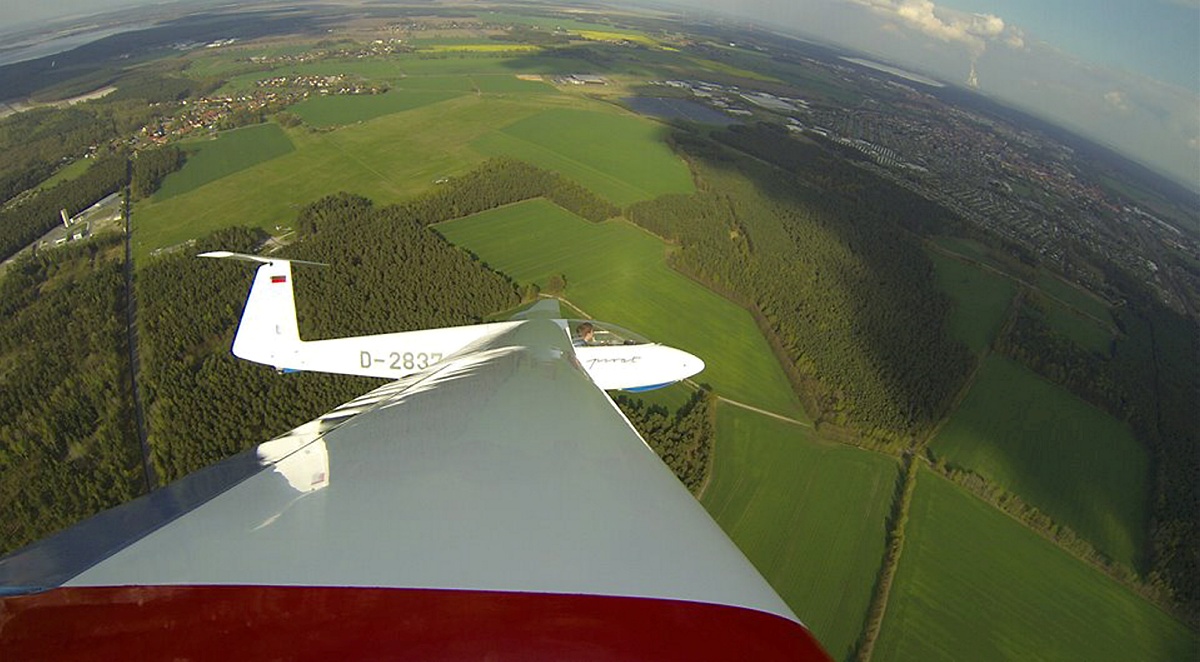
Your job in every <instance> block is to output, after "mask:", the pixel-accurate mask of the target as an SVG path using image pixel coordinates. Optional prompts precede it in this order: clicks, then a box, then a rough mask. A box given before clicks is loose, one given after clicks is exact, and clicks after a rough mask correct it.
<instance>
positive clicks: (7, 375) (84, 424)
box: [0, 235, 145, 553]
mask: <svg viewBox="0 0 1200 662" xmlns="http://www.w3.org/2000/svg"><path fill="white" fill-rule="evenodd" d="M124 254H125V252H124V249H123V246H122V242H121V237H119V236H115V235H109V236H105V237H97V238H95V239H93V240H92V241H90V242H88V243H86V244H82V245H76V246H71V247H66V248H61V249H58V250H55V251H48V252H46V251H44V252H41V253H39V254H37V255H36V256H26V257H24V258H22V259H21V260H18V261H17V262H16V263H14V264H13V265H11V266H10V267H9V269H8V271H7V273H6V275H5V277H4V278H3V280H0V502H3V503H4V504H5V509H4V513H5V515H4V519H3V521H2V522H0V553H2V552H4V551H8V550H11V549H14V548H16V547H20V546H21V545H24V544H27V543H29V542H31V541H33V540H36V539H38V538H41V537H44V536H46V535H48V534H49V533H51V532H53V531H56V530H58V529H60V528H62V527H64V526H66V525H68V524H71V523H73V522H74V521H75V520H77V519H79V518H81V517H83V516H85V515H88V514H91V513H95V512H98V511H100V510H102V509H104V508H109V507H112V506H115V505H117V504H119V503H122V502H124V501H128V500H130V499H132V498H133V497H135V496H137V495H138V494H140V493H141V492H142V491H143V490H144V489H145V482H144V478H143V473H142V465H141V462H140V459H139V454H138V439H137V433H136V431H135V430H134V427H133V423H132V421H133V415H132V409H131V403H132V400H131V397H130V388H131V386H130V379H129V355H128V353H127V344H126V334H125V314H124V313H125V309H124V304H125V281H124V277H123V274H122V268H123V257H124Z"/></svg>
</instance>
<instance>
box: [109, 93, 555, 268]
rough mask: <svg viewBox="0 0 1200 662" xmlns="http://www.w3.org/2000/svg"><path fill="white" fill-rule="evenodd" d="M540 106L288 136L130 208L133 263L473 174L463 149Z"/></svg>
mask: <svg viewBox="0 0 1200 662" xmlns="http://www.w3.org/2000/svg"><path fill="white" fill-rule="evenodd" d="M541 107H542V106H541V105H540V103H537V102H524V101H514V100H510V99H507V98H506V99H499V98H493V97H487V96H484V97H477V96H475V95H463V96H461V97H456V98H453V99H450V100H447V101H444V102H441V103H437V104H432V105H428V106H424V107H421V108H417V109H414V110H410V111H406V112H403V113H392V114H390V115H384V116H382V117H378V118H376V119H374V120H371V121H368V122H363V123H361V124H355V125H353V126H348V127H344V128H341V129H338V130H336V131H328V132H311V131H308V130H305V129H293V130H290V131H288V137H289V138H290V139H291V141H292V143H293V144H294V145H295V147H296V149H295V151H293V152H291V153H288V154H285V155H283V156H280V157H277V158H275V159H272V160H270V161H266V162H263V163H259V164H257V165H255V166H253V167H251V168H247V169H245V170H241V171H238V172H235V173H233V174H231V175H228V176H226V177H223V178H221V179H219V180H217V181H213V182H210V183H208V184H207V185H205V186H202V187H200V188H197V189H195V190H193V191H189V192H188V193H186V194H181V195H176V196H173V197H170V198H168V199H165V200H151V201H144V202H140V203H138V204H137V205H135V207H134V209H133V223H134V235H133V243H134V256H135V259H136V260H138V261H140V260H142V259H144V258H145V257H146V256H147V255H148V254H149V252H150V251H151V250H153V249H155V248H162V247H166V246H173V245H176V244H178V243H180V242H183V241H185V240H187V239H191V238H194V237H199V236H203V235H205V234H207V233H209V232H212V231H213V230H216V229H219V228H223V227H228V226H230V225H248V226H256V227H261V228H265V229H271V228H273V227H274V226H276V225H283V226H290V225H292V224H293V223H294V221H295V219H296V214H297V212H298V211H299V210H300V208H302V207H303V206H304V205H307V204H308V203H310V202H313V201H315V200H318V199H320V198H321V197H323V196H326V195H330V194H333V193H337V192H339V191H348V192H351V193H356V194H359V195H363V196H366V197H368V198H371V199H372V200H374V201H375V202H376V204H388V203H392V202H398V201H400V200H402V199H404V198H406V197H410V196H412V195H415V194H417V193H420V192H422V191H424V190H426V189H428V188H430V187H432V186H433V182H434V181H435V180H437V179H438V178H440V177H444V176H447V175H455V174H461V173H463V172H466V171H468V170H470V169H471V168H473V167H475V166H477V165H478V164H479V163H481V162H482V161H483V160H484V159H485V157H484V156H483V155H481V154H479V153H478V152H476V151H475V150H473V149H471V147H470V143H471V141H473V140H474V139H476V138H478V137H479V136H481V135H484V134H486V133H488V132H491V131H496V130H498V129H499V128H500V127H502V126H503V125H505V124H507V123H509V122H512V121H513V120H515V119H520V118H522V117H526V116H529V115H532V114H534V113H536V112H538V111H539V110H540V108H541ZM187 169H188V166H185V167H184V170H182V171H180V173H177V174H180V175H183V174H186V173H187Z"/></svg>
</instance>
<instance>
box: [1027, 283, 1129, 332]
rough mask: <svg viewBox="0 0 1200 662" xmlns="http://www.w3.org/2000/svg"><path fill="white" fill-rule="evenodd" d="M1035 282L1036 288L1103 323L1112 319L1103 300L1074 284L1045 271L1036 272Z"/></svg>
mask: <svg viewBox="0 0 1200 662" xmlns="http://www.w3.org/2000/svg"><path fill="white" fill-rule="evenodd" d="M1037 284H1038V288H1039V289H1041V290H1042V291H1043V292H1045V293H1046V294H1049V295H1050V296H1052V297H1054V298H1055V299H1058V300H1059V301H1062V302H1063V303H1065V304H1067V305H1068V306H1072V307H1074V308H1077V309H1079V310H1081V311H1083V312H1084V313H1087V314H1088V315H1090V316H1092V317H1094V318H1096V319H1098V320H1100V321H1102V322H1105V323H1107V322H1109V321H1111V320H1112V317H1110V316H1109V314H1108V306H1107V305H1106V304H1105V303H1104V302H1103V301H1101V300H1100V299H1098V298H1096V296H1095V295H1093V294H1091V293H1090V292H1086V291H1084V290H1082V289H1080V288H1079V287H1078V286H1076V285H1072V284H1070V283H1068V282H1066V281H1064V280H1062V279H1061V278H1058V277H1057V276H1053V275H1051V274H1048V273H1046V272H1045V271H1041V272H1039V273H1038V277H1037Z"/></svg>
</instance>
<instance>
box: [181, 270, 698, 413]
mask: <svg viewBox="0 0 1200 662" xmlns="http://www.w3.org/2000/svg"><path fill="white" fill-rule="evenodd" d="M203 256H204V257H227V258H237V259H242V260H249V261H254V262H259V263H261V266H260V267H259V268H258V271H257V273H256V274H255V276H254V284H253V285H252V286H251V288H250V294H249V296H248V297H247V298H246V307H245V309H244V310H243V312H242V319H241V322H240V324H239V325H238V330H237V335H236V336H235V337H234V340H233V354H234V356H237V357H238V358H241V359H245V360H247V361H253V362H256V363H264V364H266V365H270V366H272V367H274V368H275V369H276V370H279V371H281V372H298V371H313V372H327V373H334V374H341V375H356V376H363V377H381V378H386V379H400V378H401V377H405V376H407V375H410V374H413V373H416V372H420V371H422V370H425V369H427V368H429V367H431V366H433V365H435V364H437V363H438V362H440V361H441V360H442V359H443V358H446V357H449V356H451V355H453V354H455V353H457V352H460V351H462V350H463V349H465V348H467V347H469V346H470V345H471V344H472V343H476V342H479V341H481V340H483V339H487V338H492V337H494V336H496V335H497V334H501V333H504V332H506V331H508V330H511V329H513V328H515V327H516V326H518V325H520V324H522V323H523V322H522V321H512V322H494V323H490V324H476V325H471V326H456V327H446V328H440V329H423V330H419V331H403V332H398V333H384V334H378V335H369V336H353V337H347V338H333V339H328V340H309V341H305V340H301V339H300V332H299V326H298V324H297V322H296V304H295V295H294V292H293V287H292V268H291V261H290V260H285V259H275V258H265V257H260V256H250V255H239V254H234V253H229V252H226V251H217V252H212V253H205V254H203ZM556 322H557V323H558V325H559V326H560V327H561V328H562V329H563V332H564V333H565V334H567V335H568V336H569V335H570V334H571V332H572V322H569V321H568V320H556ZM593 324H596V325H599V326H605V325H603V323H597V322H593ZM614 328H615V327H614ZM575 355H576V359H577V360H578V361H579V363H580V365H581V366H582V367H583V368H584V370H585V371H587V373H588V375H589V376H590V377H591V378H592V381H594V382H595V383H596V385H597V386H599V387H600V388H602V389H605V390H629V391H643V390H650V389H653V388H659V387H662V386H667V385H669V384H673V383H675V382H678V381H681V380H683V379H686V378H688V377H691V376H692V375H694V374H696V373H698V372H700V371H701V370H703V369H704V362H703V361H701V360H700V359H699V358H697V357H695V356H693V355H692V354H689V353H687V352H684V351H682V350H679V349H675V348H673V347H667V346H665V345H659V344H656V343H649V342H640V341H626V342H625V343H624V344H611V345H607V344H595V345H588V344H582V343H580V346H577V347H575Z"/></svg>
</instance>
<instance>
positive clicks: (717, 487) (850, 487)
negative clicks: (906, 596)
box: [701, 403, 898, 659]
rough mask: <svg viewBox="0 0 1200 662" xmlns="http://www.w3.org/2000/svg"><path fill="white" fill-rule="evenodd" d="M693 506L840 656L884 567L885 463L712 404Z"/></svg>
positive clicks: (888, 474)
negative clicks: (712, 431) (707, 474)
mask: <svg viewBox="0 0 1200 662" xmlns="http://www.w3.org/2000/svg"><path fill="white" fill-rule="evenodd" d="M713 467H714V474H713V476H712V478H711V479H710V483H709V485H708V487H707V489H706V490H705V492H704V494H703V496H702V498H701V502H702V503H703V504H704V506H705V508H707V509H708V511H709V513H711V514H712V516H713V517H714V518H715V519H716V520H717V522H718V523H719V524H720V525H721V528H723V529H724V530H725V531H726V532H727V533H728V534H729V535H730V537H731V538H733V540H734V542H736V543H737V544H738V546H739V547H741V549H742V551H743V552H745V554H746V556H748V557H749V558H750V560H751V561H752V562H753V563H754V565H755V566H756V567H757V568H758V569H759V571H760V572H762V573H763V576H765V577H766V578H767V581H769V582H770V583H771V585H772V586H773V587H774V588H775V590H776V591H778V592H779V594H780V595H781V596H782V597H783V599H784V600H785V601H787V603H788V605H789V606H790V607H791V608H792V610H793V611H795V612H796V615H797V616H799V617H800V620H802V621H804V623H805V624H806V625H807V626H808V627H809V628H810V629H811V630H812V632H813V634H815V635H816V637H817V639H818V640H820V641H821V643H822V645H824V646H825V648H826V650H828V651H829V653H830V654H831V655H832V656H833V657H834V659H844V658H846V657H848V655H849V653H850V651H851V649H852V648H853V646H854V644H855V642H856V641H857V640H858V636H859V632H860V631H861V630H862V626H863V620H864V618H865V617H866V612H867V608H868V606H869V605H870V601H871V591H872V587H873V586H874V583H875V577H876V575H877V573H878V571H879V566H880V564H881V563H882V562H883V549H884V542H885V537H886V533H887V532H886V526H885V520H886V518H887V515H888V512H889V510H890V508H891V503H892V497H893V495H894V493H895V489H896V480H897V476H898V465H897V462H896V461H895V460H894V459H892V458H889V457H886V456H883V455H879V454H876V453H871V452H868V451H863V450H860V449H856V448H851V447H849V446H842V445H837V444H830V443H825V442H818V441H814V440H813V432H812V430H811V429H808V428H803V427H800V426H797V425H793V424H790V423H786V422H784V421H779V420H776V419H772V418H769V417H767V416H763V415H761V414H758V413H755V412H752V411H747V410H744V409H741V408H738V407H734V406H732V405H729V404H725V403H721V404H720V405H718V409H717V444H716V457H715V461H714V465H713Z"/></svg>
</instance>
